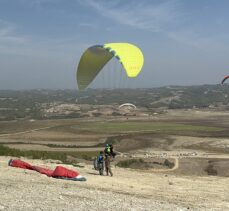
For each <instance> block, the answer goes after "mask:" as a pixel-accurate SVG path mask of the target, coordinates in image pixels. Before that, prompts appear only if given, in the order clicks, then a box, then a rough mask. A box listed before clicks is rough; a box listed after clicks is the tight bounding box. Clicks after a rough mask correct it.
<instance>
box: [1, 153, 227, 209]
mask: <svg viewBox="0 0 229 211" xmlns="http://www.w3.org/2000/svg"><path fill="white" fill-rule="evenodd" d="M9 159H10V157H0V193H1V194H0V210H103V209H105V210H229V200H228V199H229V193H228V189H229V179H228V177H217V176H202V177H200V176H179V175H175V174H169V173H168V174H167V172H152V171H151V172H147V171H144V172H141V171H137V170H130V169H121V168H118V167H113V172H114V177H107V176H99V175H98V172H96V171H95V170H93V169H92V166H90V165H86V164H81V165H82V166H84V167H83V168H79V167H78V168H77V167H73V166H71V165H68V166H67V167H68V168H71V169H74V170H77V171H79V172H80V174H81V175H83V176H85V177H86V178H87V181H86V182H76V181H66V180H60V179H54V178H49V177H47V176H45V175H41V174H39V173H37V172H33V171H29V170H23V169H18V168H12V167H9V166H8V165H7V162H8V160H9ZM23 160H25V161H27V162H29V163H31V164H33V165H39V166H43V167H48V168H51V169H54V168H55V166H56V165H57V164H56V163H55V162H53V161H41V160H29V159H23Z"/></svg>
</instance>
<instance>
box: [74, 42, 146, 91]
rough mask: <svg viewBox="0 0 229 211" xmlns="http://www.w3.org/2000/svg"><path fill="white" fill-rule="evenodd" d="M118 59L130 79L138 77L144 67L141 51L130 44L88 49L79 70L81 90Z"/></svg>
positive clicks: (115, 44)
mask: <svg viewBox="0 0 229 211" xmlns="http://www.w3.org/2000/svg"><path fill="white" fill-rule="evenodd" d="M114 56H115V57H116V58H117V59H118V60H119V62H120V63H121V64H122V65H123V67H124V69H125V71H126V74H127V76H128V77H136V76H137V75H138V74H139V73H140V71H141V69H142V66H143V63H144V57H143V54H142V52H141V50H140V49H139V48H138V47H136V46H135V45H132V44H129V43H108V44H104V45H95V46H92V47H90V48H88V49H87V50H86V51H85V52H84V53H83V55H82V57H81V59H80V62H79V65H78V68H77V83H78V87H79V89H85V88H86V87H87V86H88V85H89V84H90V83H91V82H92V81H93V80H94V78H95V77H96V76H97V74H98V73H99V72H100V71H101V70H102V69H103V67H104V66H105V65H106V64H107V63H108V62H109V61H110V59H111V58H112V57H114Z"/></svg>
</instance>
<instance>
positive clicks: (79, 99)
mask: <svg viewBox="0 0 229 211" xmlns="http://www.w3.org/2000/svg"><path fill="white" fill-rule="evenodd" d="M123 103H133V104H135V105H136V106H137V107H140V108H144V109H147V110H148V111H157V110H163V109H190V108H201V109H202V108H209V109H220V110H227V109H229V86H228V85H223V86H221V85H201V86H166V87H158V88H150V89H115V90H107V89H104V90H99V89H97V90H93V89H88V90H86V91H81V92H80V91H77V90H24V91H12V90H2V91H0V120H14V119H19V118H29V119H43V118H54V117H55V118H68V117H79V116H80V112H79V111H80V108H79V107H77V105H81V104H88V106H89V107H88V109H89V110H90V109H91V107H90V106H93V105H94V106H96V105H110V106H116V107H117V105H120V104H123ZM68 104H69V105H68ZM74 105H76V106H74ZM55 106H58V109H59V110H61V109H62V110H63V109H67V110H65V112H62V113H61V115H59V114H58V109H56V110H55V108H54V107H55ZM45 109H46V110H48V109H50V110H49V111H53V112H54V113H55V112H56V115H50V117H48V116H47V115H46V116H44V110H45ZM93 109H95V107H93ZM62 110H61V111H62Z"/></svg>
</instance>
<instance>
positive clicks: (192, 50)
mask: <svg viewBox="0 0 229 211" xmlns="http://www.w3.org/2000/svg"><path fill="white" fill-rule="evenodd" d="M228 11H229V1H228V0H148V1H147V0H141V1H139V0H125V1H124V0H120V1H118V0H117V1H115V0H112V1H109V0H104V1H99V0H97V1H96V0H0V89H35V88H76V86H77V85H76V79H75V72H76V67H77V64H78V62H79V59H80V56H81V54H82V53H83V51H84V50H85V49H86V48H87V47H89V46H91V45H94V44H103V43H107V42H130V43H134V44H136V45H138V46H139V47H140V48H141V49H142V51H143V53H144V56H145V64H144V67H143V70H142V73H141V74H140V76H139V77H138V78H137V79H135V80H134V86H135V87H155V86H163V85H195V84H216V83H219V81H220V80H221V78H222V77H223V76H224V75H226V74H229V21H228V20H229V12H228Z"/></svg>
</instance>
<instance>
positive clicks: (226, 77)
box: [221, 75, 229, 84]
mask: <svg viewBox="0 0 229 211" xmlns="http://www.w3.org/2000/svg"><path fill="white" fill-rule="evenodd" d="M228 78H229V75H227V76H225V77H224V78H223V80H222V81H221V84H223V83H224V82H225V81H226V80H227V79H228Z"/></svg>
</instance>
